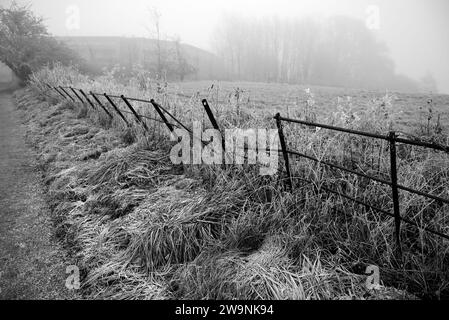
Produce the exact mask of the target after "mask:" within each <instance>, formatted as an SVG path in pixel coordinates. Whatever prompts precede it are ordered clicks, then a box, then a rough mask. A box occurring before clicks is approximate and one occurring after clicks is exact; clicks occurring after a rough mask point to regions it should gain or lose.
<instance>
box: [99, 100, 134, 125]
mask: <svg viewBox="0 0 449 320" xmlns="http://www.w3.org/2000/svg"><path fill="white" fill-rule="evenodd" d="M104 96H105V98H106V99H107V100H108V102H109V103H110V104H111V106H112V107H113V108H114V110H115V111H116V112H117V113H118V115H119V116H120V118H122V120H123V121H125V123H126V125H127V126H128V127H129V122H128V120H126V118H125V116H124V115H123V113H121V111H120V110H119V108H117V106H116V105H115V103H114V101H112V99H111V98H109V96H108V95H107V94H106V93H105V94H104Z"/></svg>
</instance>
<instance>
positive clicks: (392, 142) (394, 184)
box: [274, 113, 449, 252]
mask: <svg viewBox="0 0 449 320" xmlns="http://www.w3.org/2000/svg"><path fill="white" fill-rule="evenodd" d="M274 118H275V119H276V123H277V126H278V131H279V138H280V143H281V148H282V153H283V156H284V162H285V167H286V173H287V184H288V187H289V188H290V189H292V188H293V182H292V181H293V177H292V175H291V168H290V158H289V155H292V156H296V157H300V158H305V159H307V160H311V161H314V162H317V163H319V164H320V165H324V166H328V167H331V168H333V169H337V170H341V171H345V172H347V173H350V174H354V175H357V176H359V177H363V178H367V179H370V180H373V181H376V182H379V183H381V184H384V185H388V186H390V187H391V197H392V200H393V213H391V212H388V211H386V210H383V209H380V208H377V207H374V206H372V205H370V204H368V203H366V202H364V201H361V200H359V199H356V198H353V197H350V196H348V195H345V194H343V193H341V192H338V191H335V190H332V189H330V188H327V187H321V189H323V190H325V191H327V192H331V193H334V194H338V195H340V196H342V197H344V198H346V199H348V200H351V201H353V202H355V203H357V204H360V205H364V206H366V207H369V208H371V209H373V210H375V211H378V212H380V213H383V214H386V215H388V216H391V217H393V218H394V219H395V237H396V243H397V247H398V250H399V252H401V251H402V249H401V235H400V234H401V222H404V223H406V224H410V225H413V226H415V227H418V228H421V229H423V230H425V231H427V232H429V233H432V234H434V235H437V236H440V237H442V238H444V239H448V240H449V235H447V234H444V233H442V232H439V231H436V230H432V229H430V228H427V227H423V226H420V225H418V224H417V223H416V222H413V221H411V220H409V219H407V218H404V217H402V216H401V213H400V202H399V190H402V191H407V192H410V193H414V194H417V195H419V196H423V197H426V198H430V199H432V200H434V201H439V202H441V203H444V204H449V199H445V198H442V197H440V196H436V195H433V194H429V193H426V192H423V191H420V190H415V189H412V188H409V187H405V186H403V185H400V184H399V183H398V174H397V154H396V146H397V143H398V142H399V143H403V144H406V145H414V146H421V147H425V148H430V149H433V150H438V151H444V152H446V153H449V147H448V146H442V145H438V144H430V143H427V142H422V141H416V140H409V139H403V138H399V137H398V136H397V135H396V132H394V131H391V132H389V134H388V135H380V134H375V133H369V132H363V131H358V130H352V129H347V128H341V127H335V126H330V125H326V124H321V123H315V122H309V121H304V120H298V119H291V118H285V117H282V116H281V115H280V114H279V113H278V114H276V116H275V117H274ZM282 122H290V123H297V124H301V125H305V126H310V127H318V128H323V129H329V130H333V131H338V132H343V133H348V134H354V135H358V136H364V137H368V138H372V139H381V140H384V141H388V142H389V149H390V180H389V181H388V180H385V179H380V178H377V177H373V176H370V175H367V174H365V173H362V172H359V171H355V170H351V169H348V168H345V167H343V166H340V165H337V164H334V163H331V162H328V161H323V160H320V159H318V158H316V157H312V156H310V155H306V154H304V153H301V152H298V151H294V150H289V149H288V148H287V146H286V143H285V141H284V132H283V131H284V129H283V126H282ZM295 178H296V177H295ZM299 179H300V180H303V181H306V182H308V183H313V181H311V180H308V179H305V178H302V177H300V178H299Z"/></svg>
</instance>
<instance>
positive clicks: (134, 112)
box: [120, 95, 148, 131]
mask: <svg viewBox="0 0 449 320" xmlns="http://www.w3.org/2000/svg"><path fill="white" fill-rule="evenodd" d="M120 98H122V100H123V101H124V102H125V104H126V106H127V107H128V108H129V110H131V112H132V113H133V114H134V116H135V117H136V119H137V122H139V123H140V124H141V125H142V127H143V128H144V129H145V131H148V127H147V125H146V123H145V122H144V121H143V120H142V117H141V116H140V115H139V114H138V113H137V112H136V110H134V108H133V106H132V105H131V103H130V102H129V101H128V99H126V97H125V96H124V95H121V96H120Z"/></svg>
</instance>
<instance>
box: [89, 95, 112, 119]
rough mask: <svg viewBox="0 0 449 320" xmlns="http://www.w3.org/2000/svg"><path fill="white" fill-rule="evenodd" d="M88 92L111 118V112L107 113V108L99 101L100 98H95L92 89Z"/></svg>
mask: <svg viewBox="0 0 449 320" xmlns="http://www.w3.org/2000/svg"><path fill="white" fill-rule="evenodd" d="M89 93H90V95H91V96H92V97H93V98H94V99H95V101H96V102H97V103H98V105H99V106H100V107H101V108H102V109H103V110H104V112H106V114H107V115H108V116H109V118H111V119H112V118H114V117H113V116H112V114H110V113H109V111H108V109H106V107H105V106H104V105H103V104H102V103H101V101H100V99H98V98H97V96H96V95H95V93H93V92H92V91H90V92H89Z"/></svg>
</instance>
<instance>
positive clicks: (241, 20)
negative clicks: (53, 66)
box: [2, 0, 449, 93]
mask: <svg viewBox="0 0 449 320" xmlns="http://www.w3.org/2000/svg"><path fill="white" fill-rule="evenodd" d="M2 2H3V3H8V2H10V1H9V0H2ZM19 3H30V4H31V7H32V8H33V10H35V11H36V12H37V13H38V14H40V15H42V16H43V17H45V23H46V24H47V25H48V27H49V31H50V32H51V33H52V34H54V35H56V36H63V37H80V36H81V37H86V36H88V37H101V36H107V37H121V39H120V40H118V39H117V41H112V42H113V43H114V45H115V46H116V47H117V49H116V50H118V51H120V50H122V51H124V50H129V51H135V49H134V48H135V47H136V46H137V47H146V48H151V46H148V45H145V44H142V42H143V40H138V39H135V40H134V42H132V41H131V40H130V38H131V39H132V38H146V39H156V38H159V39H160V40H167V41H169V42H176V43H180V44H182V45H191V46H194V47H198V48H199V49H201V51H200V52H199V53H198V52H193V53H192V52H191V51H192V50H190V52H189V53H188V54H186V58H187V59H188V62H189V64H190V65H191V66H192V67H194V68H196V71H197V72H198V74H195V73H194V72H190V71H188V70H186V73H188V74H186V76H190V78H191V79H196V80H204V79H207V80H213V79H226V80H248V81H263V82H286V83H292V84H306V85H307V84H310V85H313V84H315V85H331V86H343V87H359V88H367V89H379V90H382V91H384V90H398V91H406V92H430V91H432V92H434V93H435V92H436V91H438V92H440V93H449V60H448V59H447V56H448V54H449V41H448V39H447V31H446V30H448V29H449V22H448V20H447V18H446V16H445V13H446V12H449V3H448V2H447V1H444V0H431V1H423V0H411V1H410V0H396V1H385V0H372V1H368V0H362V1H360V0H349V1H348V0H347V1H335V0H334V1H332V0H324V1H287V0H281V1H271V0H263V1H224V0H217V1H203V0H196V1H189V2H188V4H187V2H185V1H178V0H168V1H143V0H136V1H132V2H131V3H129V2H125V1H120V0H114V1H106V0H97V1H85V0H74V1H68V0H62V1H48V0H34V1H28V2H27V1H19ZM99 12H101V14H98V13H99ZM155 12H156V13H157V19H156V17H155V16H154V13H155ZM156 20H157V24H158V28H156V25H155V21H156ZM156 29H157V30H156ZM125 38H126V39H125ZM68 42H77V46H75V47H76V48H78V50H79V51H81V52H82V53H83V57H84V58H86V60H88V61H89V60H92V59H94V58H93V56H94V55H97V56H102V54H103V53H104V52H105V49H104V48H103V49H101V48H92V46H90V44H89V45H88V44H87V43H89V40H88V39H86V40H82V39H79V40H76V39H73V40H68ZM120 42H121V43H123V44H122V45H119V43H120ZM131 42H132V44H130V43H131ZM82 45H84V47H82ZM97 46H98V45H97ZM81 47H82V48H81ZM118 47H122V49H119V48H118ZM123 47H125V49H123ZM126 47H128V49H126ZM170 47H174V45H172V44H168V45H167V48H162V49H161V48H160V50H162V51H159V52H160V53H161V55H162V60H164V61H162V62H160V63H162V64H164V65H163V66H161V65H160V66H158V67H156V68H154V69H167V68H168V67H169V66H170V61H171V60H172V58H171V57H169V56H170V55H169V54H168V53H167V52H168V51H170V50H171V49H170ZM102 50H103V51H102ZM144 50H145V49H142V50H141V51H144ZM151 50H152V52H153V53H148V54H147V57H145V56H144V55H145V53H142V54H141V57H140V58H138V59H135V58H134V57H132V56H131V57H130V58H126V57H123V56H124V53H122V54H121V57H119V58H117V59H116V60H112V61H110V63H111V64H117V63H118V62H120V63H121V64H123V63H124V61H123V60H124V59H125V60H126V59H128V60H132V61H133V62H134V63H139V64H141V65H144V64H145V63H147V64H153V66H154V63H152V62H148V61H149V60H151V59H153V58H154V59H157V58H155V54H154V51H155V50H153V49H151ZM173 50H175V49H173ZM88 51H90V52H88ZM107 51H108V50H107V49H106V52H107ZM166 51H167V52H166ZM203 51H205V52H203ZM209 54H212V55H213V56H212V55H209ZM108 55H112V56H113V55H114V53H113V52H112V53H111V50H109V53H108ZM97 60H98V59H97ZM96 62H98V61H96ZM92 64H96V65H97V66H98V63H92ZM150 67H151V66H148V68H150ZM155 71H157V70H155ZM159 71H160V70H159ZM171 71H173V70H171ZM169 73H170V70H169ZM171 73H173V72H171Z"/></svg>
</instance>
